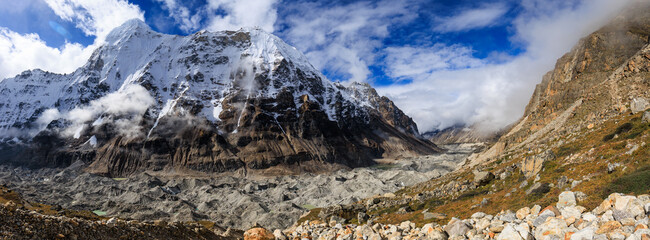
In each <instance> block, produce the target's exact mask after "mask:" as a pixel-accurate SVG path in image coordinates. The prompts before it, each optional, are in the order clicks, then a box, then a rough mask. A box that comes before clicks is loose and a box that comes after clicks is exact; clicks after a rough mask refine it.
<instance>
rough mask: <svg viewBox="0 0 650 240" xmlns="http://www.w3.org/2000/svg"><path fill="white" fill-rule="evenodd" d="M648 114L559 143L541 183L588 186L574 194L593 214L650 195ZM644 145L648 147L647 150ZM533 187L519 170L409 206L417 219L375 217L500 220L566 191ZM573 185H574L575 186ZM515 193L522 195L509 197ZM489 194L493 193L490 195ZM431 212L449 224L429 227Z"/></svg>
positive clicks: (464, 176) (502, 163)
mask: <svg viewBox="0 0 650 240" xmlns="http://www.w3.org/2000/svg"><path fill="white" fill-rule="evenodd" d="M642 114H643V113H638V114H635V115H621V116H619V117H617V118H614V119H611V120H609V121H607V122H605V123H604V124H601V125H600V126H596V127H595V128H593V129H591V130H589V129H586V128H585V129H582V130H581V131H580V132H579V134H574V135H573V136H569V137H566V138H565V139H558V140H557V141H563V142H565V143H563V144H558V145H559V147H557V148H553V149H551V150H552V151H553V152H554V153H555V155H556V158H555V159H554V160H551V161H547V162H545V163H544V168H543V170H542V172H541V173H540V174H539V175H540V180H539V181H540V182H546V183H553V184H555V185H557V183H558V179H559V178H560V177H561V176H567V177H568V178H570V179H574V180H582V182H581V183H580V184H578V185H577V186H576V187H575V188H573V189H572V191H581V192H584V193H586V194H587V195H588V198H587V199H586V200H585V201H583V202H581V203H580V204H581V205H582V206H585V207H587V208H588V209H592V208H594V207H596V206H597V204H599V203H600V202H601V201H602V199H604V198H606V197H607V196H608V195H609V194H611V193H613V192H620V193H626V194H645V193H650V123H643V122H642V121H641V116H642ZM644 143H645V145H644V146H642V145H643V144H644ZM633 145H637V146H638V147H639V148H638V149H637V150H636V151H634V152H633V153H632V154H628V153H627V152H628V151H630V148H628V147H631V146H633ZM523 157H525V155H524V156H521V157H504V158H502V159H499V160H497V161H494V162H492V163H490V164H488V165H487V166H486V167H487V169H489V170H491V171H496V170H499V169H502V168H505V167H507V166H511V165H513V164H516V163H519V162H521V161H522V158H523ZM610 163H611V164H613V163H619V164H621V166H620V167H619V168H617V169H616V171H614V172H612V173H611V174H610V173H608V172H607V165H608V164H610ZM472 177H473V175H472V173H471V172H470V171H469V170H466V171H463V172H455V173H452V174H451V175H448V176H447V177H443V178H440V179H434V180H431V181H430V182H427V183H425V184H419V185H416V186H414V187H408V188H405V189H402V190H400V191H399V192H397V195H398V197H406V196H415V195H417V194H418V193H420V192H423V191H428V190H433V189H435V188H436V187H439V186H442V185H445V184H447V183H448V182H450V181H452V180H455V181H457V182H459V181H464V180H470V179H471V178H472ZM524 181H527V182H528V185H527V186H526V187H523V188H521V189H519V186H520V185H521V184H522V183H523V182H524ZM532 182H533V179H525V178H524V177H523V175H522V174H521V173H520V171H519V170H518V169H517V170H515V171H514V172H513V174H512V175H511V176H510V177H508V178H506V179H501V180H494V181H492V182H491V183H490V184H488V185H486V186H482V187H480V188H477V189H474V190H470V191H466V192H463V193H461V194H460V195H458V196H447V197H444V198H439V199H438V198H436V199H429V200H426V201H424V202H421V201H412V202H411V203H410V204H408V205H409V206H410V207H411V208H412V209H413V210H415V211H414V212H411V213H406V214H399V213H397V210H398V209H399V208H400V207H405V206H406V205H401V206H392V207H389V208H383V209H379V210H377V211H374V212H372V214H377V215H379V216H380V217H379V220H378V221H377V222H382V223H392V224H396V223H400V222H402V221H406V220H410V221H413V222H416V223H417V224H418V225H423V224H424V223H427V222H438V223H446V222H448V221H449V219H450V218H451V217H459V218H468V217H470V216H471V214H472V213H474V212H478V211H481V212H485V213H488V214H496V213H498V212H500V211H502V210H506V209H510V210H513V211H516V210H517V209H519V208H521V207H525V206H529V207H531V206H533V205H534V204H538V205H541V206H542V207H545V206H547V205H551V204H554V203H555V202H556V201H557V196H558V195H559V193H561V192H562V191H563V190H562V189H558V188H557V186H556V187H553V188H552V189H551V191H550V192H548V193H546V194H538V195H526V194H525V190H526V189H527V188H529V187H530V186H532V185H533V183H532ZM570 184H571V183H568V185H569V186H570ZM423 186H426V187H423ZM565 188H566V187H565ZM512 189H517V190H516V191H515V192H512V193H511V195H510V196H508V197H506V194H507V193H509V192H511V190H512ZM489 192H491V193H490V194H488V193H489ZM484 198H489V203H488V204H487V205H484V206H481V207H477V208H471V206H473V205H476V204H478V203H480V202H481V201H482V200H483V199H484ZM425 209H428V212H435V213H444V214H446V215H447V218H445V219H438V220H426V221H425V220H423V216H424V215H423V213H422V212H423V210H425Z"/></svg>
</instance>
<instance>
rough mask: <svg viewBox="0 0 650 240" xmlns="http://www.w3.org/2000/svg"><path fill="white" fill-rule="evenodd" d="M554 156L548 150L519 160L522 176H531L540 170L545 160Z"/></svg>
mask: <svg viewBox="0 0 650 240" xmlns="http://www.w3.org/2000/svg"><path fill="white" fill-rule="evenodd" d="M554 158H555V155H554V154H553V152H552V151H550V150H549V151H545V152H543V153H541V154H538V155H535V156H529V157H526V158H524V160H522V161H521V172H522V173H523V174H524V177H526V178H531V177H533V176H535V175H537V174H538V173H539V172H540V171H541V170H542V167H543V165H544V162H545V161H549V160H552V159H554Z"/></svg>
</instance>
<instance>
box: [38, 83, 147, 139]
mask: <svg viewBox="0 0 650 240" xmlns="http://www.w3.org/2000/svg"><path fill="white" fill-rule="evenodd" d="M154 103H155V100H154V99H153V97H151V95H150V94H149V91H147V89H145V88H144V87H142V86H140V85H136V84H132V85H127V86H125V87H123V88H122V89H120V90H119V91H116V92H113V93H110V94H107V95H106V96H104V97H101V98H99V99H96V100H93V101H91V102H90V103H89V104H88V105H87V106H80V107H76V108H74V109H72V110H70V111H69V112H65V113H61V112H59V111H58V110H57V109H48V110H46V111H44V112H43V114H41V116H40V117H39V118H38V119H37V120H36V123H37V124H38V129H37V131H35V132H36V133H37V132H40V131H42V130H43V129H45V127H46V126H47V125H48V124H50V123H51V122H52V121H54V120H57V119H65V120H67V121H70V122H71V124H70V126H68V127H67V128H66V129H65V130H63V131H62V134H63V136H66V137H75V138H79V137H80V134H81V132H82V131H84V129H87V128H88V127H91V126H98V125H102V124H107V123H113V124H115V125H116V129H117V130H118V131H119V133H120V134H122V135H123V136H126V137H135V136H140V135H141V134H142V131H141V127H140V124H139V123H140V121H141V120H142V116H143V114H144V113H145V112H146V111H147V109H148V108H149V107H150V106H152V105H153V104H154ZM91 122H92V123H91Z"/></svg>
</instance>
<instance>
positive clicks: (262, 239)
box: [244, 228, 275, 240]
mask: <svg viewBox="0 0 650 240" xmlns="http://www.w3.org/2000/svg"><path fill="white" fill-rule="evenodd" d="M244 240H275V236H273V233H272V232H270V231H269V230H266V229H264V228H251V229H249V230H248V231H246V232H244Z"/></svg>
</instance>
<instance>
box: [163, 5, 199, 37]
mask: <svg viewBox="0 0 650 240" xmlns="http://www.w3.org/2000/svg"><path fill="white" fill-rule="evenodd" d="M156 1H157V2H159V3H162V4H163V8H164V9H166V10H167V11H168V12H169V16H170V17H172V18H173V19H174V21H175V22H176V24H178V25H179V28H180V29H181V30H182V31H184V32H186V33H189V32H192V31H196V30H197V29H199V28H200V27H201V20H202V19H203V17H202V15H201V12H197V13H194V14H192V13H191V11H190V9H189V8H187V7H186V6H184V5H182V2H181V3H179V2H177V1H176V0H156Z"/></svg>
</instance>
